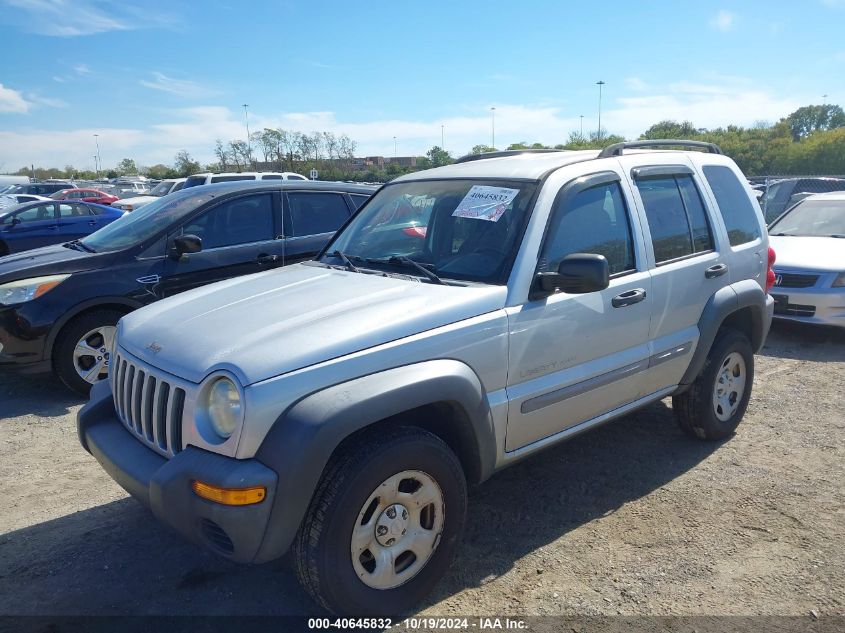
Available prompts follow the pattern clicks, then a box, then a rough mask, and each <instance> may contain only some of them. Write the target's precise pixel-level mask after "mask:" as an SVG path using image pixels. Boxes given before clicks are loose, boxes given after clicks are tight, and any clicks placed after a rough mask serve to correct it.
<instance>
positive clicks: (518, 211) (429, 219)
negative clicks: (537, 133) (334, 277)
mask: <svg viewBox="0 0 845 633" xmlns="http://www.w3.org/2000/svg"><path fill="white" fill-rule="evenodd" d="M536 190H537V183H536V182H534V181H510V180H508V181H505V180H501V181H491V180H421V181H415V182H407V183H396V184H392V185H387V186H386V187H384V188H383V189H382V190H380V191H379V192H378V193H377V194H376V195H375V196H374V197H373V198H372V199H371V200H370V201H369V203H368V204H367V205H366V206H365V207H363V208H362V209H361V211H360V212H359V213H358V214H357V215H355V217H354V218H353V219H352V220H351V221H350V223H349V224H348V225H347V226H346V227H345V228H344V229H343V231H342V232H341V233H339V234H338V235H337V236H336V237H335V238H334V239H333V240H332V242H331V243H330V244H329V246H328V247H327V248H326V250H325V254H324V255H323V256H322V259H321V261H323V262H325V263H331V264H336V265H343V263H344V262H343V258H342V257H340V256H339V255H335V254H334V253H336V252H337V251H340V252H342V253H343V255H345V256H346V257H347V258H348V259H349V260H350V261H351V262H352V263H353V264H354V265H355V266H356V267H358V268H368V267H375V268H377V269H379V270H393V271H394V272H400V270H398V269H401V273H402V274H412V275H416V276H419V275H420V272H419V271H418V270H416V271H415V267H414V266H413V264H409V262H408V261H407V260H411V261H412V262H416V263H418V264H421V265H422V266H424V267H426V268H427V269H429V270H430V271H431V272H434V273H435V274H436V275H437V276H439V277H441V278H443V279H458V280H466V281H476V282H481V283H493V284H502V283H507V276H508V274H509V273H510V268H511V266H512V265H513V260H514V258H515V257H516V251H517V249H518V248H519V242H520V238H521V236H522V233H523V231H524V229H525V225H526V222H527V220H528V216H529V210H530V204H531V200H532V198H533V194H534V192H535V191H536Z"/></svg>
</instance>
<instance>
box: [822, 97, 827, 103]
mask: <svg viewBox="0 0 845 633" xmlns="http://www.w3.org/2000/svg"><path fill="white" fill-rule="evenodd" d="M822 105H827V95H822Z"/></svg>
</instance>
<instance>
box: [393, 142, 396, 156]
mask: <svg viewBox="0 0 845 633" xmlns="http://www.w3.org/2000/svg"><path fill="white" fill-rule="evenodd" d="M393 158H394V159H395V158H396V137H395V136H394V137H393Z"/></svg>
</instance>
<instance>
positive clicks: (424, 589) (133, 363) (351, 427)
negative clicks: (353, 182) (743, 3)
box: [59, 141, 773, 615]
mask: <svg viewBox="0 0 845 633" xmlns="http://www.w3.org/2000/svg"><path fill="white" fill-rule="evenodd" d="M659 143H660V145H661V146H668V145H672V146H677V145H685V144H689V145H692V144H693V143H690V142H686V143H680V142H678V141H660V142H659ZM696 146H698V147H703V148H706V149H708V150H710V153H703V152H671V151H669V152H667V151H661V152H654V151H640V152H630V153H628V152H626V150H627V149H628V148H641V149H642V148H644V149H646V150H648V149H649V148H651V147H652V144H651V142H648V141H645V142H643V141H640V142H634V143H621V144H617V145H613V146H610V147H608V148H606V149H604V150H603V151H601V152H599V151H590V150H586V151H573V152H547V153H536V154H532V153H526V152H502V153H493V154H492V155H481V156H477V157H472V158H470V157H467V158H466V159H463V160H459V161H457V163H456V164H453V165H449V166H446V167H440V168H437V169H431V170H428V171H421V172H417V173H414V174H409V175H405V176H401V177H399V178H397V179H395V180H393V181H391V182H390V183H389V184H387V185H385V186H384V187H383V188H382V189H380V190H379V192H378V193H376V194H375V196H373V197H372V198H371V199H370V200H369V201H368V202H367V203H366V204H365V205H364V206H363V207H361V209H360V210H359V211H358V212H357V213H356V215H355V216H354V217H353V218H352V220H350V221H349V222H348V223H347V224H346V225H345V226H344V227H343V229H341V231H339V232H338V234H337V235H336V236H335V237H334V238H333V239H332V240H331V241H330V242H329V244H328V245H327V247H326V248H325V249H324V250H323V252H322V253H321V254H320V255H319V257H318V258H317V259H316V260H314V261H309V262H304V263H300V264H296V265H294V266H289V267H287V268H285V269H282V270H276V271H271V272H267V273H264V274H261V275H252V276H249V277H245V278H242V279H233V280H229V281H227V282H225V283H220V284H215V285H213V286H208V287H205V288H201V289H198V290H195V291H192V292H189V293H185V294H183V295H181V296H179V297H174V298H172V299H169V300H166V301H162V302H160V303H158V304H155V305H152V306H148V307H146V308H144V309H143V310H139V311H138V312H135V313H133V314H130V315H127V316H126V317H124V318H123V319H121V321H120V323H119V324H118V328H117V335H116V339H115V342H114V347H113V350H114V352H113V356H111V358H112V369H113V371H112V377H111V380H110V381H109V382H103V383H100V384H97V385H95V386H94V388H93V390H92V392H91V401H90V402H89V403H88V404H87V405H86V406H85V407H84V408H83V409H82V411H81V412H80V414H79V417H78V430H79V437H80V439H81V441H82V444H83V446H84V447H85V448H86V449H87V450H88V451H89V452H90V453H91V454H92V455H93V456H94V457H95V458H96V459H97V460H98V461H99V462H100V464H101V465H102V466H103V468H104V469H105V470H106V472H108V473H109V474H110V475H111V476H112V477H113V478H114V479H115V480H116V481H117V482H118V483H119V484H120V485H122V486H123V487H124V488H125V489H126V490H127V491H129V493H130V494H132V495H133V496H134V497H136V498H137V499H139V500H140V501H142V502H143V503H145V504H147V505H148V506H150V507H151V508H152V512H153V514H154V515H155V516H156V517H157V518H159V519H160V520H162V521H164V522H165V523H168V524H169V525H171V526H173V527H174V528H175V529H176V530H177V531H179V532H180V533H181V534H183V535H184V536H186V537H187V538H189V539H191V540H192V541H195V542H197V543H200V544H203V545H205V546H206V547H209V548H210V549H212V550H214V551H216V552H218V553H219V554H222V555H223V556H226V557H228V558H230V559H233V560H236V561H250V562H263V561H268V560H272V559H275V558H278V557H280V556H282V555H283V554H284V553H285V551H286V550H288V548H289V547H292V552H293V556H292V560H293V563H294V566H295V568H296V570H297V573H298V575H299V578H300V580H301V581H302V583H303V585H304V587H305V588H306V589H307V590H308V591H309V592H310V593H311V595H312V596H314V597H315V598H316V599H317V601H318V602H319V603H320V604H321V605H323V606H324V607H326V608H328V609H329V610H331V611H333V612H336V613H349V614H355V615H360V614H367V615H381V614H385V615H394V614H398V613H402V612H404V611H406V610H408V609H410V608H412V607H413V606H414V605H415V604H416V603H417V602H419V601H420V600H421V599H422V598H423V597H424V596H425V595H426V594H428V592H429V591H430V590H431V589H432V587H433V586H434V584H435V583H436V582H437V580H438V579H439V578H440V576H441V575H442V574H443V573H444V572H445V570H446V569H448V567H449V563H450V560H451V558H452V555H453V553H454V551H455V549H456V547H457V545H458V544H459V543H460V541H461V532H462V530H463V527H464V522H465V517H466V513H467V486H468V484H477V483H480V482H482V481H484V480H485V479H487V478H488V477H490V476H491V475H492V474H493V473H494V472H496V471H498V470H500V469H502V468H504V467H506V466H508V465H509V464H512V463H514V462H516V461H518V460H519V459H521V458H524V457H526V456H528V455H530V454H533V453H535V452H537V451H539V450H541V449H543V448H545V447H548V446H551V445H553V444H555V443H557V442H559V441H562V440H565V439H567V438H569V437H572V436H573V435H575V434H577V433H579V432H581V431H584V430H587V429H589V428H591V427H595V426H597V425H599V424H601V423H603V422H605V421H607V420H610V419H613V418H618V417H619V416H622V415H624V414H626V413H628V412H630V411H632V410H634V409H638V408H640V407H642V406H644V405H646V404H648V403H650V402H654V401H657V400H660V399H661V398H665V397H667V396H670V395H671V396H673V411H674V413H675V416H676V417H677V419H678V422H679V423H680V426H681V428H682V429H683V430H684V431H686V432H688V433H689V434H690V435H693V436H695V437H698V438H701V439H706V440H721V439H724V438H727V437H729V436H730V435H731V434H732V433H733V432H734V430H735V429H736V428H737V425H738V424H739V422H740V420H741V419H742V417H743V414H744V412H745V409H746V406H747V405H748V402H749V398H750V396H751V387H752V381H753V375H754V356H753V354H754V351H755V350H759V349H760V347H761V346H762V345H763V342H764V340H765V337H766V334H767V331H768V328H769V324H770V322H771V315H772V307H773V301H772V299H771V297H769V296H768V295H767V284H768V283H769V282H770V281H771V280H772V278H773V273H772V271H771V269H770V262H771V259H772V258H771V255H770V252H769V248H768V236H767V234H766V227H765V223H764V221H763V215H762V213H761V212H760V207H759V206H758V205H757V202H756V200H755V199H754V197H753V195H752V194H751V190H750V188H749V187H748V185H747V183H746V182H745V181H744V178H743V176H742V173H741V172H740V170H739V169H738V168H737V166H736V165H735V164H734V162H733V161H731V160H730V159H729V158H727V157H725V156H723V155H721V153H720V152H719V150H718V148H717V147H715V146H713V145H709V144H696ZM414 199H417V200H419V199H423V200H424V201H426V202H430V205H429V204H419V205H418V206H417V207H416V208H417V209H419V211H420V214H419V215H420V217H421V218H422V217H424V215H423V211H424V210H425V209H426V208H428V207H429V206H430V207H431V211H430V214H428V217H427V218H425V220H424V222H425V227H426V230H425V237H424V238H423V239H421V238H420V237H419V236H418V235H411V234H406V238H405V241H404V243H403V244H399V243H397V241H396V240H395V239H394V238H395V234H396V233H399V234H403V233H404V228H402V229H400V230H398V231H395V232H391V231H385V230H383V229H384V228H385V225H386V224H387V225H389V224H390V223H392V222H394V218H395V221H396V222H397V224H399V225H401V226H405V224H406V223H407V221H408V217H407V216H408V214H409V213H410V211H409V212H407V213H402V214H401V217H398V218H397V217H396V214H395V213H394V211H395V210H397V209H398V208H399V207H404V206H405V202H409V201H412V200H414ZM412 206H413V205H412ZM142 211H143V210H142ZM405 228H407V227H405ZM381 236H389V239H382V237H381ZM60 287H61V286H59V288H60ZM670 452H671V451H669V450H668V447H667V459H672V456H671V454H669V453H670ZM564 483H566V482H554V481H546V482H543V484H542V485H543V486H544V487H545V488H547V489H550V490H554V489H555V487H556V486H558V485H562V484H564ZM527 503H529V504H532V509H531V512H535V511H540V512H542V503H540V506H539V510H538V505H537V504H536V503H534V501H527Z"/></svg>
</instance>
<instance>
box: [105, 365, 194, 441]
mask: <svg viewBox="0 0 845 633" xmlns="http://www.w3.org/2000/svg"><path fill="white" fill-rule="evenodd" d="M116 356H117V358H116V362H114V363H113V364H112V374H113V377H114V382H113V383H112V392H113V395H114V408H115V411H117V415H118V417H119V418H120V421H121V422H123V425H124V426H125V427H126V428H127V429H128V430H129V431H131V432H132V433H133V434H134V435H135V436H136V437H137V438H138V439H139V440H141V441H142V442H144V444H146V445H147V446H149V447H150V448H152V449H153V450H154V451H156V452H157V453H160V454H162V455H164V456H165V457H172V456H173V455H175V454H176V453H178V452H179V451H181V450H182V411H183V409H184V407H185V390H184V389H182V388H181V387H178V386H176V385H174V384H172V381H171V380H169V379H168V377H167V376H165V375H164V374H162V373H160V372H157V371H156V370H155V369H153V368H151V367H149V366H148V365H141V364H140V363H137V362H136V361H134V360H130V359H129V358H128V357H127V356H126V355H125V354H124V353H122V352H120V351H118V352H117V354H116Z"/></svg>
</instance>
